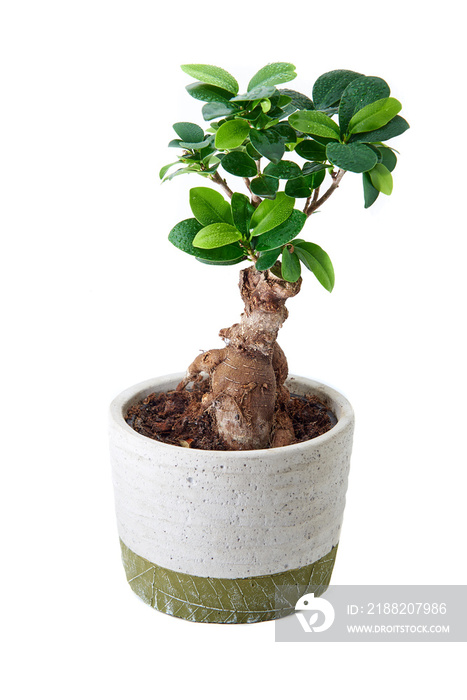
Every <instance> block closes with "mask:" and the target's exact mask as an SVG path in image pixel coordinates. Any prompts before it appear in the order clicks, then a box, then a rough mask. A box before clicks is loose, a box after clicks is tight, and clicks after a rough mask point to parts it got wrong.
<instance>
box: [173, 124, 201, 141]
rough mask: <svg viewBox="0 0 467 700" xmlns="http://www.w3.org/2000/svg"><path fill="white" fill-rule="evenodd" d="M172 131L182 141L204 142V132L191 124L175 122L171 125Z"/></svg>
mask: <svg viewBox="0 0 467 700" xmlns="http://www.w3.org/2000/svg"><path fill="white" fill-rule="evenodd" d="M173 128H174V131H175V133H176V134H177V136H179V137H180V139H181V140H182V141H187V142H189V143H200V142H201V141H204V131H203V129H202V128H201V127H200V126H198V125H197V124H193V123H192V122H177V123H176V124H174V125H173Z"/></svg>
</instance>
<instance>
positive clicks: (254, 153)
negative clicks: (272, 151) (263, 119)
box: [245, 141, 261, 160]
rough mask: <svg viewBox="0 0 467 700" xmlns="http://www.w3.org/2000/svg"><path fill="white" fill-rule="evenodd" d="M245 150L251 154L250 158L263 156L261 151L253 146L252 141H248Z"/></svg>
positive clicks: (256, 158)
mask: <svg viewBox="0 0 467 700" xmlns="http://www.w3.org/2000/svg"><path fill="white" fill-rule="evenodd" d="M245 150H246V152H247V153H248V155H249V156H250V158H253V160H259V159H260V158H261V153H259V151H257V150H256V148H254V147H253V146H252V144H251V142H250V141H248V142H247V144H246V146H245Z"/></svg>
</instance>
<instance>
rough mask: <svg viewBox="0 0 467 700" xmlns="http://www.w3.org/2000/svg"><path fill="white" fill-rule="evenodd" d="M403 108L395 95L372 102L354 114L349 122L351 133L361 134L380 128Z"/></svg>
mask: <svg viewBox="0 0 467 700" xmlns="http://www.w3.org/2000/svg"><path fill="white" fill-rule="evenodd" d="M401 109H402V105H401V103H400V102H399V100H396V99H394V97H386V98H385V99H383V100H377V101H376V102H372V103H371V104H369V105H366V107H363V109H360V110H359V111H358V112H357V113H356V114H354V115H353V117H352V119H351V120H350V123H349V129H348V131H349V134H361V133H363V132H366V131H375V130H376V129H380V128H381V127H382V126H385V125H386V124H387V123H388V122H389V121H391V119H393V118H394V117H395V116H396V114H398V113H399V112H400V111H401Z"/></svg>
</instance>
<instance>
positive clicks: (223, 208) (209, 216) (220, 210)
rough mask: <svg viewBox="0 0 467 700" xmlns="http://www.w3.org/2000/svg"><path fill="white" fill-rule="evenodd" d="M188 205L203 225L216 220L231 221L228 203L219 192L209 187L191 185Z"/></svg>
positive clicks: (216, 221)
mask: <svg viewBox="0 0 467 700" xmlns="http://www.w3.org/2000/svg"><path fill="white" fill-rule="evenodd" d="M190 207H191V211H192V212H193V214H194V215H195V217H196V219H197V220H198V221H199V222H200V224H202V225H203V226H208V225H209V224H214V223H218V222H226V223H229V224H231V223H232V212H231V209H230V205H229V203H228V202H226V201H225V199H224V198H223V196H222V195H221V194H220V192H217V190H213V189H211V188H210V187H193V188H192V189H191V190H190Z"/></svg>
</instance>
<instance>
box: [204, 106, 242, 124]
mask: <svg viewBox="0 0 467 700" xmlns="http://www.w3.org/2000/svg"><path fill="white" fill-rule="evenodd" d="M201 112H202V114H203V118H204V119H205V120H206V121H207V122H210V121H212V120H213V119H219V118H220V117H230V116H231V115H232V114H236V113H237V112H238V107H236V106H235V105H234V104H232V103H231V102H227V103H225V102H208V103H207V104H205V105H203V107H202V109H201Z"/></svg>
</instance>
